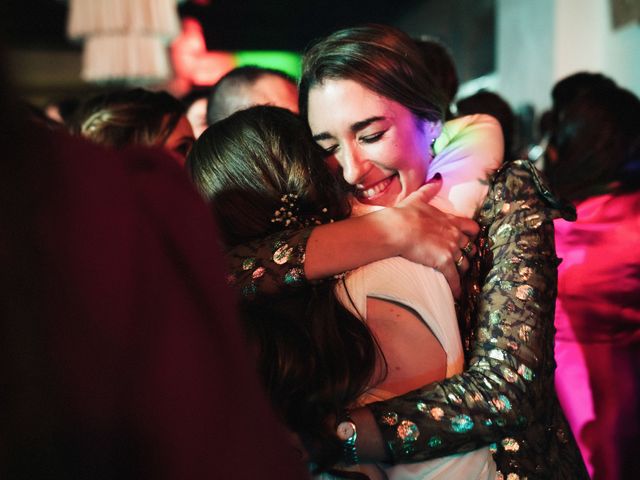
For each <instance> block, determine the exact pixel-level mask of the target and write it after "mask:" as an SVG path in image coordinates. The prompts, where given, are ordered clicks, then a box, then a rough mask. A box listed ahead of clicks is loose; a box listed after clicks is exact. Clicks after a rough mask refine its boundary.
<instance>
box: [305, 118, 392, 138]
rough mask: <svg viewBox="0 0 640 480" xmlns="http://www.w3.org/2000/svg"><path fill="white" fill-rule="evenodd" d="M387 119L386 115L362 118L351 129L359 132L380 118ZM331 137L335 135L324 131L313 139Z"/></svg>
mask: <svg viewBox="0 0 640 480" xmlns="http://www.w3.org/2000/svg"><path fill="white" fill-rule="evenodd" d="M385 119H386V117H380V116H377V117H369V118H365V119H364V120H360V121H359V122H356V123H354V124H353V125H351V127H350V130H351V132H353V133H357V132H359V131H360V130H364V129H365V128H367V127H368V126H369V125H371V124H372V123H375V122H379V121H380V120H385ZM331 138H334V137H333V135H331V134H330V133H329V132H322V133H318V134H317V135H314V136H313V139H314V140H315V141H318V140H329V139H331Z"/></svg>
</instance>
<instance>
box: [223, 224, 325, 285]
mask: <svg viewBox="0 0 640 480" xmlns="http://www.w3.org/2000/svg"><path fill="white" fill-rule="evenodd" d="M312 231H313V227H308V228H304V229H300V230H283V231H282V232H278V233H275V234H273V235H270V236H268V237H266V238H262V239H258V240H254V241H252V242H247V243H245V244H243V245H238V246H236V247H233V248H231V249H228V250H227V251H226V253H225V256H226V260H227V265H228V270H229V276H228V282H229V283H230V284H231V285H233V286H235V287H236V288H237V289H238V290H239V291H240V292H241V294H242V295H243V296H245V297H251V296H254V295H260V294H269V295H271V294H277V293H280V292H282V291H283V290H286V289H290V288H295V287H297V286H299V285H303V284H305V283H306V282H307V279H306V277H305V274H304V259H305V251H306V246H307V240H308V239H309V235H311V232H312Z"/></svg>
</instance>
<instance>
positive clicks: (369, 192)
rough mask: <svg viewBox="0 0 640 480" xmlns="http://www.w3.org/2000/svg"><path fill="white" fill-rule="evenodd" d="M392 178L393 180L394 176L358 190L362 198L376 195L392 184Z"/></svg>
mask: <svg viewBox="0 0 640 480" xmlns="http://www.w3.org/2000/svg"><path fill="white" fill-rule="evenodd" d="M392 180H393V177H388V178H385V179H384V180H382V181H380V182H378V183H376V184H375V185H374V186H372V187H369V188H367V189H366V190H360V191H359V192H358V196H360V197H362V198H371V197H375V196H376V195H378V194H379V193H380V192H382V191H383V190H384V189H385V188H387V187H388V186H389V185H390V184H391V181H392Z"/></svg>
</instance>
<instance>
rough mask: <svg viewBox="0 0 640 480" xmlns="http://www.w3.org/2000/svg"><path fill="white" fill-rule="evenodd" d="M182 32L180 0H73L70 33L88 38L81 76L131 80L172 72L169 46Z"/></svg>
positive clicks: (157, 78) (146, 79)
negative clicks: (178, 1) (179, 13)
mask: <svg viewBox="0 0 640 480" xmlns="http://www.w3.org/2000/svg"><path fill="white" fill-rule="evenodd" d="M179 32H180V21H179V17H178V10H177V2H176V0H70V2H69V17H68V23H67V33H68V36H69V37H70V38H72V39H77V40H84V42H85V46H84V53H83V68H82V78H83V79H85V80H87V81H91V82H102V81H124V82H127V83H131V84H136V83H139V84H142V83H153V82H162V81H164V80H166V79H168V78H169V76H170V75H171V67H170V61H169V56H168V52H167V45H168V44H169V42H170V41H171V40H172V39H173V38H174V37H176V36H177V35H178V33H179Z"/></svg>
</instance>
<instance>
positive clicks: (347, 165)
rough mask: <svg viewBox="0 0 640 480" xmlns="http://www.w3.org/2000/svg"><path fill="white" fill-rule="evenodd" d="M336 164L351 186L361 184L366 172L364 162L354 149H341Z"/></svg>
mask: <svg viewBox="0 0 640 480" xmlns="http://www.w3.org/2000/svg"><path fill="white" fill-rule="evenodd" d="M338 163H340V166H341V167H342V176H343V177H344V179H345V180H346V181H347V183H349V184H351V185H357V184H359V183H361V180H362V178H363V177H364V174H365V172H366V162H365V161H364V160H363V158H362V155H361V154H360V152H359V151H358V149H357V148H355V147H350V148H343V149H342V151H341V152H340V154H339V155H338Z"/></svg>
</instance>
